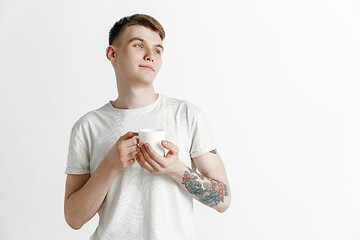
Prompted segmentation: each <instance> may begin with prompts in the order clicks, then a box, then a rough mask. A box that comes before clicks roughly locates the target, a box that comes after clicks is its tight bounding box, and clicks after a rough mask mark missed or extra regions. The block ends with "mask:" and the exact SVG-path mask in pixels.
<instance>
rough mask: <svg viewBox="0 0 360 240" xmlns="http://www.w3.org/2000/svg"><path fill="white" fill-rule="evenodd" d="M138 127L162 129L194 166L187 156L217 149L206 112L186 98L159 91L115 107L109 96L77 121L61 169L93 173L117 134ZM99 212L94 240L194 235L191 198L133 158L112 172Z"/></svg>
mask: <svg viewBox="0 0 360 240" xmlns="http://www.w3.org/2000/svg"><path fill="white" fill-rule="evenodd" d="M142 128H155V129H164V130H165V138H166V140H169V141H170V142H173V143H174V144H175V145H176V146H178V147H179V158H180V160H181V161H182V162H183V163H184V164H185V165H187V166H188V167H190V168H193V169H195V166H194V165H193V163H192V160H191V158H194V157H197V156H200V155H203V154H205V153H207V152H209V151H211V150H213V149H215V148H216V147H215V146H216V144H215V142H214V139H213V137H212V134H211V129H210V127H209V124H208V121H207V120H206V116H205V114H204V112H203V111H202V110H201V109H200V108H199V107H198V106H196V105H194V104H192V103H190V102H188V101H186V100H180V99H176V98H171V97H167V96H165V95H162V94H159V96H158V98H157V99H156V101H155V102H154V103H152V104H150V105H147V106H145V107H141V108H136V109H117V108H115V107H113V106H112V105H111V103H110V101H109V102H107V103H106V104H105V105H104V106H102V107H100V108H98V109H96V110H93V111H90V112H88V113H86V114H85V115H83V116H82V117H81V118H80V119H79V120H77V121H76V122H75V124H74V126H73V128H72V130H71V135H70V144H69V152H68V159H67V167H66V170H65V173H66V174H85V173H90V174H91V175H92V174H93V173H94V172H95V170H96V168H97V167H98V165H99V164H100V162H101V161H102V160H103V159H104V158H105V156H106V155H107V154H108V152H109V151H110V149H111V148H112V146H113V145H114V144H115V143H116V141H117V140H118V139H119V138H120V137H121V136H123V135H124V134H126V133H127V132H129V131H134V132H138V131H139V129H142ZM98 214H99V224H98V227H97V229H96V231H95V232H94V234H93V235H92V236H91V238H90V239H92V240H95V239H121V240H123V239H124V240H125V239H129V240H134V239H144V240H152V239H154V240H155V239H156V240H165V239H166V240H168V239H172V240H177V239H179V240H188V239H189V240H190V239H191V240H192V239H194V221H193V198H192V197H191V196H189V194H188V193H187V192H185V191H184V190H183V189H181V188H180V186H179V185H178V184H177V183H176V182H175V181H174V180H173V179H171V178H170V177H168V176H167V175H165V174H162V173H150V172H149V171H147V170H146V169H143V168H142V167H141V166H140V165H139V164H138V163H137V162H136V161H135V162H134V164H133V165H132V166H131V167H130V168H128V169H127V170H125V171H122V172H119V173H118V174H117V175H116V177H115V178H114V180H113V182H112V185H111V187H110V189H109V192H108V193H107V196H106V198H105V200H104V202H103V204H102V206H101V207H100V209H99V211H98Z"/></svg>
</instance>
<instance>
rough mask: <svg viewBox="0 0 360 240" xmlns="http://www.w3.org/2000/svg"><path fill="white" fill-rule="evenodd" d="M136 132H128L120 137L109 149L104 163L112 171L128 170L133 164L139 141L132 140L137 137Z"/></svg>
mask: <svg viewBox="0 0 360 240" xmlns="http://www.w3.org/2000/svg"><path fill="white" fill-rule="evenodd" d="M138 135H139V133H137V132H128V133H126V134H125V135H124V136H121V137H120V138H119V140H117V142H116V143H115V144H114V146H113V147H112V148H111V149H110V151H109V153H108V155H107V156H106V157H105V159H104V160H105V161H106V162H107V163H108V165H109V166H110V168H111V169H112V170H114V171H117V172H118V171H121V170H125V169H127V168H129V167H130V166H131V165H133V163H134V162H135V154H136V148H137V144H138V143H139V139H137V138H133V137H134V136H138Z"/></svg>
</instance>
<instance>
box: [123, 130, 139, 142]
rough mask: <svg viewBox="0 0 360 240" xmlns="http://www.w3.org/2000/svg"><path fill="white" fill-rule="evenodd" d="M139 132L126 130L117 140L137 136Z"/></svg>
mask: <svg viewBox="0 0 360 240" xmlns="http://www.w3.org/2000/svg"><path fill="white" fill-rule="evenodd" d="M138 135H139V133H138V132H127V133H126V134H125V135H124V136H121V137H120V138H119V141H120V140H126V139H129V138H132V137H133V136H138Z"/></svg>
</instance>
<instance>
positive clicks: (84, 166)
mask: <svg viewBox="0 0 360 240" xmlns="http://www.w3.org/2000/svg"><path fill="white" fill-rule="evenodd" d="M83 131H84V128H81V127H79V123H78V122H77V123H75V124H74V126H73V128H72V130H71V134H70V141H69V149H68V157H67V165H66V170H65V173H66V174H86V173H90V157H89V148H88V146H87V145H86V144H85V143H86V142H87V141H85V139H81V138H84V136H85V134H84V133H83Z"/></svg>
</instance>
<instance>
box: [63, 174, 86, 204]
mask: <svg viewBox="0 0 360 240" xmlns="http://www.w3.org/2000/svg"><path fill="white" fill-rule="evenodd" d="M89 178H90V174H89V173H87V174H80V175H77V174H68V175H67V177H66V184H65V201H66V200H67V199H68V198H69V197H70V196H71V194H73V193H74V192H76V191H77V190H79V189H80V188H82V187H83V186H84V185H85V183H86V182H87V181H88V180H89Z"/></svg>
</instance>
